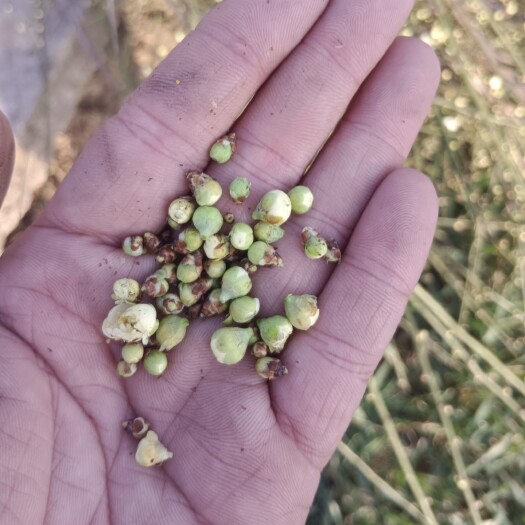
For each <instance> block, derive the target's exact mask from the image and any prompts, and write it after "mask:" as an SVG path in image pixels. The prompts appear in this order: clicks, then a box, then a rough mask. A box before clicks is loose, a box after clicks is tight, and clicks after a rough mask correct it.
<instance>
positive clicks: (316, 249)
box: [304, 237, 328, 259]
mask: <svg viewBox="0 0 525 525" xmlns="http://www.w3.org/2000/svg"><path fill="white" fill-rule="evenodd" d="M327 251H328V246H327V244H326V241H325V240H324V239H323V238H322V237H310V239H308V240H307V241H306V244H305V245H304V253H305V254H306V256H307V257H308V258H309V259H320V258H321V257H324V256H325V255H326V252H327Z"/></svg>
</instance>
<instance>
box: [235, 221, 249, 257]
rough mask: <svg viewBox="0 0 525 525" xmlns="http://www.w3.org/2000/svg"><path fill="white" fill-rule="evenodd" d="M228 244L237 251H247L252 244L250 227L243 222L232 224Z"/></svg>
mask: <svg viewBox="0 0 525 525" xmlns="http://www.w3.org/2000/svg"><path fill="white" fill-rule="evenodd" d="M230 243H231V245H232V246H233V247H234V248H235V249H237V250H242V251H245V250H247V249H248V248H249V247H250V246H251V245H252V244H253V230H252V227H251V226H250V225H249V224H246V223H244V222H238V223H236V224H234V225H233V227H232V229H231V230H230Z"/></svg>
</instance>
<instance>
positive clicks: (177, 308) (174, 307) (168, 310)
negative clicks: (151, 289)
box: [156, 293, 184, 315]
mask: <svg viewBox="0 0 525 525" xmlns="http://www.w3.org/2000/svg"><path fill="white" fill-rule="evenodd" d="M156 304H157V308H158V309H159V310H160V311H161V312H162V313H163V314H166V315H171V314H180V313H181V312H182V311H183V310H184V305H183V304H182V301H181V300H180V297H179V296H178V295H177V294H175V293H167V294H166V295H162V296H161V297H157V301H156Z"/></svg>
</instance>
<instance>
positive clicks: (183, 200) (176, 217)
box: [168, 197, 195, 227]
mask: <svg viewBox="0 0 525 525" xmlns="http://www.w3.org/2000/svg"><path fill="white" fill-rule="evenodd" d="M194 211H195V202H194V201H193V199H192V198H191V197H179V198H178V199H175V200H173V201H171V203H170V206H169V208H168V217H169V218H170V219H171V221H172V223H171V224H170V226H172V227H178V226H180V225H181V224H186V223H187V222H189V221H190V219H191V216H192V215H193V212H194Z"/></svg>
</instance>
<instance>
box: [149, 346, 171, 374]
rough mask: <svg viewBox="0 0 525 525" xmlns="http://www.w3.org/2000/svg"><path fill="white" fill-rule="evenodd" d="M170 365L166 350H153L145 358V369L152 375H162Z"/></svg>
mask: <svg viewBox="0 0 525 525" xmlns="http://www.w3.org/2000/svg"><path fill="white" fill-rule="evenodd" d="M167 367H168V357H167V356H166V354H165V353H164V352H159V351H158V350H151V351H150V352H148V353H147V354H146V357H145V358H144V370H146V372H148V374H151V375H152V376H160V375H162V374H163V373H164V372H165V371H166V368H167Z"/></svg>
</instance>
